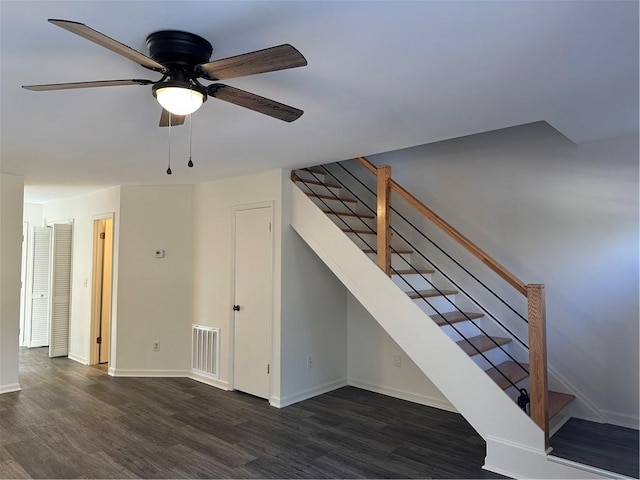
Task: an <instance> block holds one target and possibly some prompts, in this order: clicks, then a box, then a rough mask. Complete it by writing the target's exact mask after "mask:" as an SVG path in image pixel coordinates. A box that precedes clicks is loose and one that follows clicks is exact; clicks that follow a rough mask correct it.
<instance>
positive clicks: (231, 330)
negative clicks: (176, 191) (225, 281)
mask: <svg viewBox="0 0 640 480" xmlns="http://www.w3.org/2000/svg"><path fill="white" fill-rule="evenodd" d="M274 207H275V202H274V201H273V200H268V201H264V202H254V203H245V204H240V205H234V206H233V207H232V212H231V260H230V261H231V288H230V291H231V296H230V299H229V359H228V361H229V387H228V388H229V390H235V389H234V386H233V380H234V374H235V370H234V369H235V365H234V363H235V362H234V357H235V346H236V341H235V331H236V318H235V314H234V312H233V308H232V307H233V305H234V304H235V298H236V213H237V212H239V211H243V210H255V209H258V208H268V209H269V222H271V232H270V233H271V251H270V252H269V254H270V256H271V258H270V259H269V260H270V261H269V265H270V266H271V282H270V284H269V289H270V292H269V328H268V329H269V345H268V349H269V365H270V366H271V368H270V373H269V399H270V398H271V395H272V393H273V306H274V302H273V291H274V289H273V285H274V275H275V268H274V267H275V266H274V264H273V262H274V258H275V255H274V244H275V242H274V235H273V233H274V232H275V226H274V222H273V212H274Z"/></svg>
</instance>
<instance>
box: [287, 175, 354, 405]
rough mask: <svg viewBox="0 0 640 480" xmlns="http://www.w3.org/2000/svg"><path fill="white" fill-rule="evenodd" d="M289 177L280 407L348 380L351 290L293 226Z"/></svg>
mask: <svg viewBox="0 0 640 480" xmlns="http://www.w3.org/2000/svg"><path fill="white" fill-rule="evenodd" d="M284 173H285V176H284V178H283V195H284V196H285V199H286V200H285V201H284V202H283V204H284V207H283V216H284V217H285V221H284V222H283V225H282V227H283V232H282V252H283V255H282V321H281V328H282V348H281V356H282V357H281V361H282V366H281V382H282V385H281V392H280V398H279V405H281V406H284V405H289V404H291V403H294V402H297V401H300V400H304V399H307V398H310V397H313V396H315V395H319V394H321V393H325V392H328V391H330V390H333V389H335V388H339V387H342V386H344V385H346V384H347V376H348V375H347V290H346V289H345V287H344V286H343V285H342V283H341V282H340V281H339V280H338V279H337V278H336V277H335V275H333V273H332V272H331V270H329V268H328V267H327V266H326V265H325V264H324V262H322V260H321V259H320V258H318V256H317V255H316V254H315V253H314V252H313V251H312V250H311V248H310V247H309V246H308V245H307V244H306V243H305V242H304V240H302V238H300V236H299V235H298V234H297V233H296V232H295V231H294V230H293V228H292V227H291V226H290V225H289V222H290V219H291V216H290V215H291V199H290V194H291V187H292V185H293V184H292V183H291V181H290V180H289V172H284ZM309 356H311V357H312V367H311V368H307V360H308V357H309Z"/></svg>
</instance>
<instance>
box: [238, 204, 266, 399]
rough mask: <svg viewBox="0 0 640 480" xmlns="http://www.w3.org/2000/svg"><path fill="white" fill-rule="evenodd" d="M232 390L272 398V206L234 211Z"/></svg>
mask: <svg viewBox="0 0 640 480" xmlns="http://www.w3.org/2000/svg"><path fill="white" fill-rule="evenodd" d="M234 261H235V306H234V310H235V312H234V313H235V321H234V325H235V327H234V349H233V352H234V358H233V388H234V389H236V390H240V391H243V392H246V393H250V394H252V395H256V396H258V397H261V398H269V385H270V382H269V362H270V358H271V308H272V300H271V297H272V281H273V280H272V278H273V275H272V234H271V207H261V208H252V209H247V210H236V212H235V258H234Z"/></svg>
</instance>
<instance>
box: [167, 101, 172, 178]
mask: <svg viewBox="0 0 640 480" xmlns="http://www.w3.org/2000/svg"><path fill="white" fill-rule="evenodd" d="M172 116H173V114H172V113H171V112H169V127H168V130H169V160H168V164H169V166H168V167H167V175H171V174H172V173H173V172H172V171H171V117H172Z"/></svg>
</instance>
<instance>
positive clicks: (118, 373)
mask: <svg viewBox="0 0 640 480" xmlns="http://www.w3.org/2000/svg"><path fill="white" fill-rule="evenodd" d="M189 373H190V372H189V371H187V370H135V369H125V368H116V369H114V370H112V369H109V375H112V376H114V377H188V376H189Z"/></svg>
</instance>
